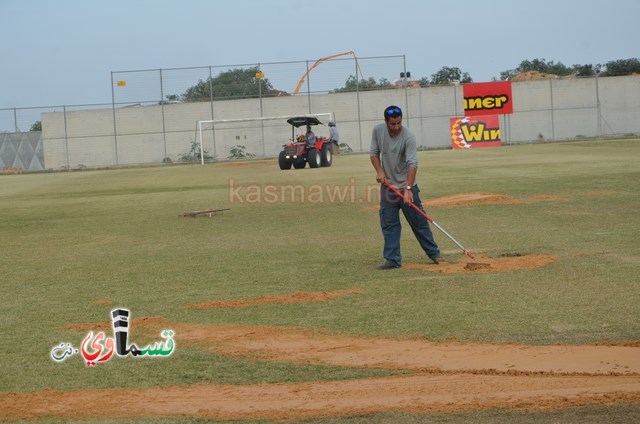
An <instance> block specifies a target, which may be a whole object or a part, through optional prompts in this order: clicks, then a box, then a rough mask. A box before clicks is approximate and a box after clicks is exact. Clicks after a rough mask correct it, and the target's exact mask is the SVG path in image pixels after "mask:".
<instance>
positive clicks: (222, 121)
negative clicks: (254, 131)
mask: <svg viewBox="0 0 640 424" xmlns="http://www.w3.org/2000/svg"><path fill="white" fill-rule="evenodd" d="M296 116H307V117H317V118H319V117H326V118H327V119H328V121H333V120H334V118H333V112H324V113H307V114H304V115H300V114H299V115H281V116H263V117H259V118H236V119H208V120H203V121H197V124H198V142H199V144H200V163H201V164H202V165H204V147H203V145H202V124H213V126H214V127H215V124H225V123H231V122H249V121H251V122H255V121H258V122H260V121H274V120H280V119H284V120H287V119H289V118H295V117H296Z"/></svg>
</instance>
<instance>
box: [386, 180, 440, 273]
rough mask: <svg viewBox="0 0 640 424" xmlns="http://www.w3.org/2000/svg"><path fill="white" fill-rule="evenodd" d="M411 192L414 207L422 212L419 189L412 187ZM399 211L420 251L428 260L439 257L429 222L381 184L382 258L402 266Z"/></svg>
mask: <svg viewBox="0 0 640 424" xmlns="http://www.w3.org/2000/svg"><path fill="white" fill-rule="evenodd" d="M411 191H412V193H413V202H414V203H415V205H416V206H418V207H419V208H420V209H422V210H424V208H423V207H422V202H421V201H420V194H419V193H420V189H418V186H417V185H414V186H413V187H412V189H411ZM400 210H402V213H403V214H404V217H405V218H406V219H407V222H408V223H409V225H410V226H411V229H412V230H413V234H414V235H415V236H416V239H417V240H418V243H420V247H422V250H424V252H425V253H426V254H427V256H428V257H429V258H437V257H439V256H440V250H439V249H438V245H437V244H436V242H435V241H434V240H433V234H432V233H431V227H430V226H429V221H427V219H426V218H425V217H424V216H422V215H420V214H419V213H418V211H416V210H415V209H413V208H412V207H411V206H409V205H407V204H405V203H404V200H403V199H402V198H401V197H400V196H398V195H397V194H395V193H394V192H393V191H391V189H390V188H389V187H387V186H386V185H384V184H383V185H382V186H381V187H380V227H381V228H382V235H383V236H384V251H383V256H384V258H385V259H386V260H387V261H388V262H390V263H392V264H393V265H396V266H398V267H400V266H402V255H401V254H400V235H401V233H402V225H401V224H400Z"/></svg>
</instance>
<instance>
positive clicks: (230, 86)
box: [167, 67, 281, 102]
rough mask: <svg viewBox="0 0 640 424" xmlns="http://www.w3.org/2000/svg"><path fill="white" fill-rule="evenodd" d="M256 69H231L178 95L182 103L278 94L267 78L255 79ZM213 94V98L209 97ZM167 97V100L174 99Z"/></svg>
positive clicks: (201, 81)
mask: <svg viewBox="0 0 640 424" xmlns="http://www.w3.org/2000/svg"><path fill="white" fill-rule="evenodd" d="M257 72H258V68H257V67H252V68H246V69H232V70H229V71H226V72H222V73H220V74H219V75H218V76H217V77H215V78H207V79H206V80H200V81H198V83H197V84H195V85H193V86H191V87H189V88H188V89H187V90H186V91H185V92H184V93H182V94H181V95H180V100H181V101H183V102H200V101H208V100H209V99H210V98H211V97H213V98H214V99H230V98H252V97H259V96H260V94H262V96H269V95H276V94H280V93H281V91H280V90H276V89H274V88H273V86H272V85H271V83H270V82H269V80H268V79H267V78H263V79H259V78H256V73H257ZM211 93H213V96H211ZM174 96H175V95H169V96H167V98H168V99H169V100H171V99H170V97H174Z"/></svg>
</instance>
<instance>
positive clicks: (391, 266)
mask: <svg viewBox="0 0 640 424" xmlns="http://www.w3.org/2000/svg"><path fill="white" fill-rule="evenodd" d="M396 268H400V267H399V266H398V265H396V264H394V263H393V262H390V261H385V262H384V263H383V264H382V265H378V269H381V270H386V269H396Z"/></svg>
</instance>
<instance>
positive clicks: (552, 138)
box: [549, 79, 556, 141]
mask: <svg viewBox="0 0 640 424" xmlns="http://www.w3.org/2000/svg"><path fill="white" fill-rule="evenodd" d="M549 98H550V101H551V140H554V141H555V139H556V125H555V122H554V118H555V116H554V115H555V114H554V113H553V80H552V79H549Z"/></svg>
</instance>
